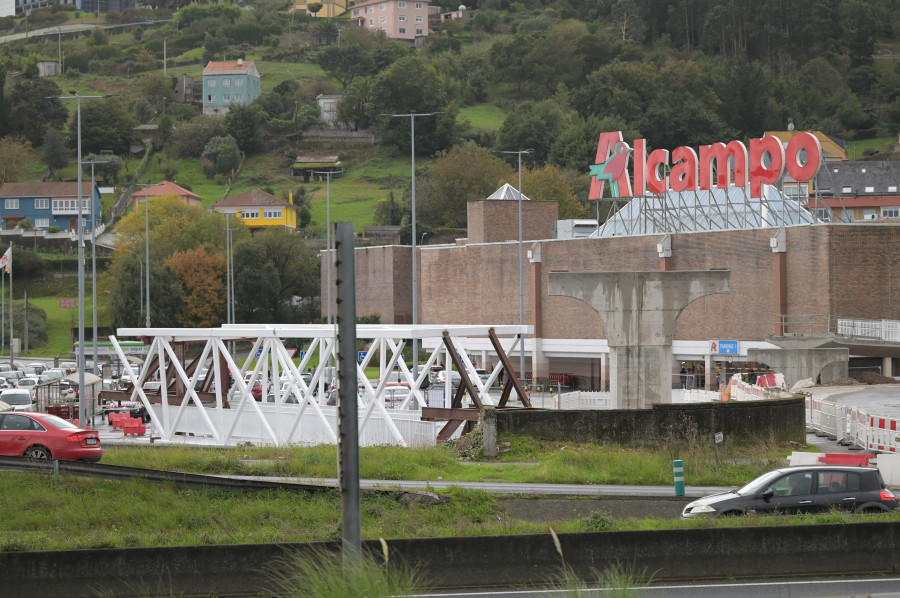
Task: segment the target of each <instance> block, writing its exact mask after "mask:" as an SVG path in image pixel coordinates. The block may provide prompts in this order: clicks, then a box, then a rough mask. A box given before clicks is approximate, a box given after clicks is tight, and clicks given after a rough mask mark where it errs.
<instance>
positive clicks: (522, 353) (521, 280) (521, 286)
mask: <svg viewBox="0 0 900 598" xmlns="http://www.w3.org/2000/svg"><path fill="white" fill-rule="evenodd" d="M532 152H534V150H533V149H527V150H518V151H500V152H498V153H500V154H516V155H518V158H519V188H518V189H516V194H517V195H518V198H517V200H518V202H519V326H525V284H524V280H525V274H524V266H523V257H522V254H523V252H522V154H530V153H532ZM519 343H520V344H519V376H520V377H521V379H523V380H524V378H525V334H524V333H521V332H520V333H519Z"/></svg>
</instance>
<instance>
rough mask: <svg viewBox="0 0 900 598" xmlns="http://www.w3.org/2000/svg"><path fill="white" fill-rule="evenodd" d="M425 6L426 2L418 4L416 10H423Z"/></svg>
mask: <svg viewBox="0 0 900 598" xmlns="http://www.w3.org/2000/svg"><path fill="white" fill-rule="evenodd" d="M423 6H425V3H424V2H416V10H422V7H423Z"/></svg>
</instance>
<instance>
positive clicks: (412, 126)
mask: <svg viewBox="0 0 900 598" xmlns="http://www.w3.org/2000/svg"><path fill="white" fill-rule="evenodd" d="M437 114H443V112H409V113H408V114H382V115H381V116H387V117H390V118H408V119H409V141H410V157H411V158H412V187H411V191H412V217H411V225H412V325H413V326H414V327H415V326H416V324H418V323H419V295H418V292H419V275H418V272H417V269H416V117H418V116H435V115H437ZM412 350H413V369H412V371H413V376H416V377H418V375H419V372H418V368H419V342H418V339H416V338H415V336H413V339H412Z"/></svg>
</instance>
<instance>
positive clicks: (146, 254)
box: [144, 184, 150, 328]
mask: <svg viewBox="0 0 900 598" xmlns="http://www.w3.org/2000/svg"><path fill="white" fill-rule="evenodd" d="M144 260H145V261H146V263H147V271H146V272H145V273H144V275H145V276H146V277H147V279H146V281H147V284H146V285H144V286H145V289H144V290H145V292H146V293H147V311H145V312H144V325H145V326H146V327H147V328H150V185H149V184H147V185H144Z"/></svg>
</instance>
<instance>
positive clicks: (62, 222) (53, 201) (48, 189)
mask: <svg viewBox="0 0 900 598" xmlns="http://www.w3.org/2000/svg"><path fill="white" fill-rule="evenodd" d="M78 197H79V193H78V183H5V184H4V185H3V187H0V226H2V227H3V228H5V229H13V228H16V227H19V226H21V225H22V223H23V221H24V220H26V219H27V220H28V221H29V222H31V224H32V226H34V228H40V229H43V230H47V229H48V228H50V227H51V226H57V227H59V229H60V230H62V231H75V230H78V216H79V214H81V219H82V222H83V227H84V230H91V228H92V222H93V221H94V220H96V221H97V222H98V223H99V221H100V188H99V187H97V185H96V184H94V185H91V183H82V184H81V206H80V207H79V203H78ZM92 214H93V216H94V217H92Z"/></svg>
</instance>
